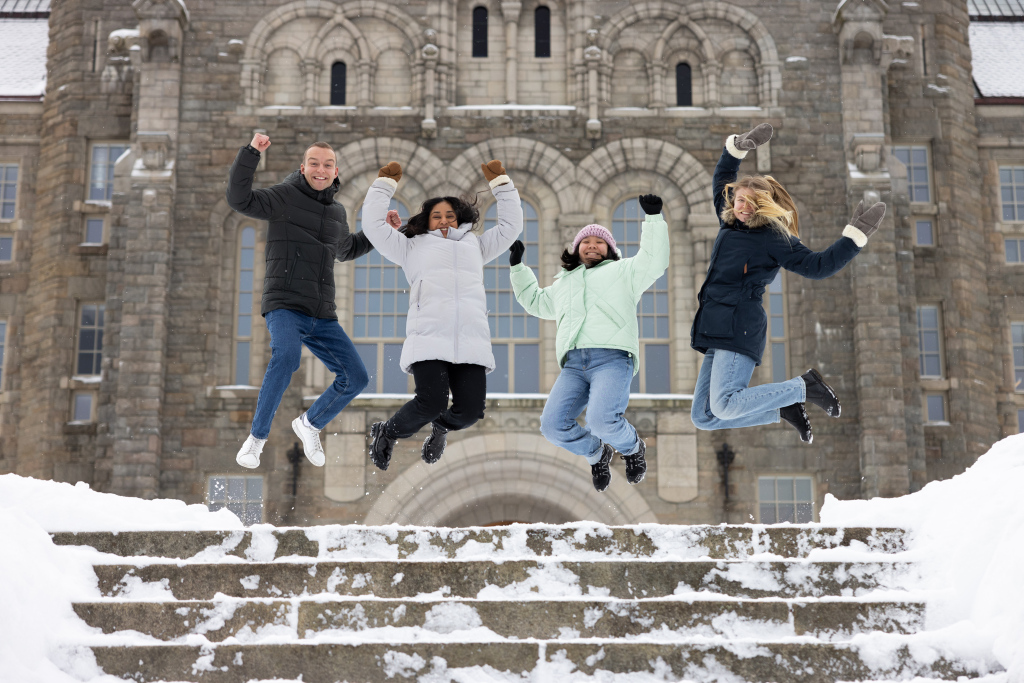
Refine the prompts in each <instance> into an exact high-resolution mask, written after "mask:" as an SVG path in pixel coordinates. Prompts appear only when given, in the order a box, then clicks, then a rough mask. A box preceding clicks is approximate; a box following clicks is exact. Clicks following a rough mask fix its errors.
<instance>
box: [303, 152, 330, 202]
mask: <svg viewBox="0 0 1024 683" xmlns="http://www.w3.org/2000/svg"><path fill="white" fill-rule="evenodd" d="M299 172H300V173H302V175H303V177H305V179H306V182H307V183H309V186H310V187H312V188H313V189H314V190H316V191H318V192H319V191H320V190H326V189H327V188H328V187H330V186H331V185H332V184H333V183H334V179H335V178H337V177H338V162H337V161H336V159H335V156H334V152H333V151H331V150H329V149H323V148H321V147H310V148H309V149H307V150H306V156H305V158H304V159H303V160H302V165H301V166H299Z"/></svg>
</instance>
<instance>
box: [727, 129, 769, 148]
mask: <svg viewBox="0 0 1024 683" xmlns="http://www.w3.org/2000/svg"><path fill="white" fill-rule="evenodd" d="M774 132H775V129H774V128H772V126H771V124H770V123H762V124H760V125H758V126H757V127H755V128H754V130H749V131H747V132H746V133H744V134H743V135H737V136H736V139H735V140H733V144H734V145H736V149H742V150H744V151H750V150H752V149H757V148H758V147H760V146H761V145H763V144H764V143H766V142H768V141H769V140H771V139H772V133H774Z"/></svg>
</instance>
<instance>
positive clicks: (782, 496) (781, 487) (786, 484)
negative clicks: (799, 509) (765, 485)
mask: <svg viewBox="0 0 1024 683" xmlns="http://www.w3.org/2000/svg"><path fill="white" fill-rule="evenodd" d="M775 486H776V490H777V491H778V493H779V500H786V501H789V500H793V480H792V479H790V478H788V477H786V478H782V477H780V478H778V479H776V480H775Z"/></svg>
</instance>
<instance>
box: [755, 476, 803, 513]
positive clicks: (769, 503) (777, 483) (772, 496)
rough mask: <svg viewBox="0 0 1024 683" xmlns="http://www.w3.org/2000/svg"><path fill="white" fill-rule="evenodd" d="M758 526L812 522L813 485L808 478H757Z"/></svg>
mask: <svg viewBox="0 0 1024 683" xmlns="http://www.w3.org/2000/svg"><path fill="white" fill-rule="evenodd" d="M757 502H758V512H759V514H760V516H761V519H760V520H759V521H760V522H761V524H779V523H780V522H792V523H795V524H808V523H810V522H813V521H814V481H813V480H812V479H811V478H810V477H758V479H757Z"/></svg>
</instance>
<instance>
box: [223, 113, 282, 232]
mask: <svg viewBox="0 0 1024 683" xmlns="http://www.w3.org/2000/svg"><path fill="white" fill-rule="evenodd" d="M267 147H270V138H269V137H268V136H266V135H262V134H261V133H256V134H255V135H253V137H252V142H250V143H249V144H248V145H247V146H245V147H243V148H242V149H240V150H238V156H236V157H235V161H234V163H233V164H231V171H229V172H228V189H227V200H228V206H230V207H231V208H232V209H234V210H235V211H237V212H238V213H240V214H243V215H245V216H248V217H249V218H255V219H257V220H262V221H266V220H270V219H271V218H272V217H273V216H274V213H275V210H276V208H277V207H278V204H279V202H278V201H277V196H276V194H275V193H274V192H273V190H271V189H264V190H254V189H252V179H253V176H254V175H255V174H256V167H257V166H258V165H259V163H260V155H261V154H262V153H263V152H265V151H267Z"/></svg>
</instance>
